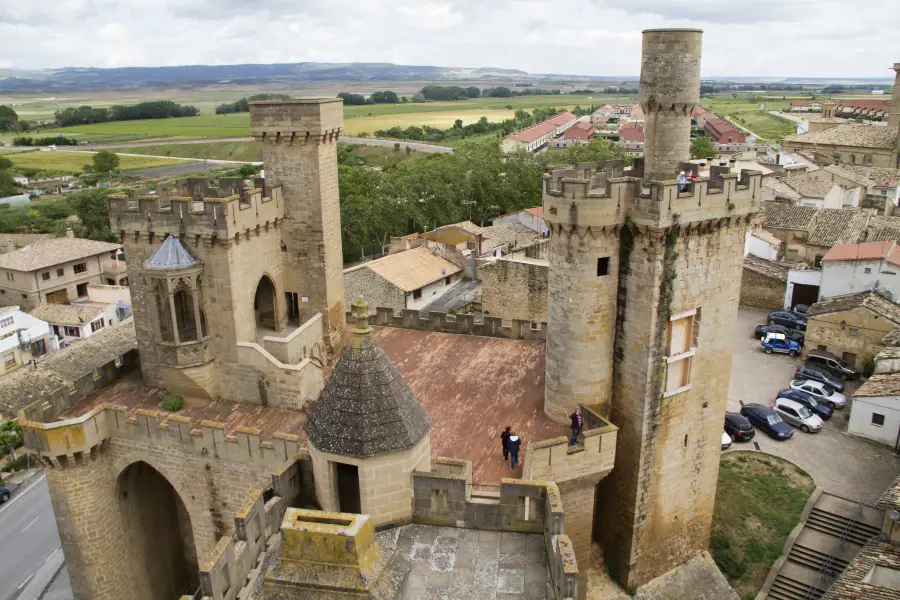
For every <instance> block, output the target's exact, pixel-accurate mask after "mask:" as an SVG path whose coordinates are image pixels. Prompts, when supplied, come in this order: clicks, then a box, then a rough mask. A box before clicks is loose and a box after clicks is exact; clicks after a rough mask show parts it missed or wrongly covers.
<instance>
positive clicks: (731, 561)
mask: <svg viewBox="0 0 900 600" xmlns="http://www.w3.org/2000/svg"><path fill="white" fill-rule="evenodd" d="M709 552H710V554H712V556H713V560H715V561H716V564H717V565H719V568H720V569H721V570H722V573H724V574H725V576H726V577H728V578H730V579H735V580H736V579H740V578H741V577H743V576H744V574H745V573H746V572H747V566H746V565H745V564H744V563H743V562H742V561H741V560H740V558H739V557H738V555H737V553H736V552H735V551H734V550H732V549H731V538H730V537H728V536H726V535H717V534H713V535H712V536H710V538H709Z"/></svg>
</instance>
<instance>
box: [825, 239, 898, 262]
mask: <svg viewBox="0 0 900 600" xmlns="http://www.w3.org/2000/svg"><path fill="white" fill-rule="evenodd" d="M897 250H898V249H896V248H894V242H892V241H886V242H864V243H862V244H837V245H835V246H833V247H832V248H831V250H829V251H828V253H827V254H826V255H825V256H824V257H823V258H822V261H823V262H825V261H832V260H874V259H877V258H886V257H888V255H891V256H892V257H894V258H898V259H900V256H898V255H897V252H896V251H897ZM892 262H893V261H892Z"/></svg>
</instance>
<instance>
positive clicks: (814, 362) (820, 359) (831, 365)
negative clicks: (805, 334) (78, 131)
mask: <svg viewBox="0 0 900 600" xmlns="http://www.w3.org/2000/svg"><path fill="white" fill-rule="evenodd" d="M806 364H807V365H810V366H814V367H816V368H817V369H819V370H820V371H828V372H829V373H831V374H832V375H836V376H837V377H840V378H841V379H856V378H857V377H859V371H857V370H856V369H854V368H853V367H851V366H850V365H848V364H847V363H845V362H844V361H842V360H841V359H840V358H838V357H837V356H836V355H835V354H832V353H831V352H828V351H826V350H810V351H809V354H807V355H806Z"/></svg>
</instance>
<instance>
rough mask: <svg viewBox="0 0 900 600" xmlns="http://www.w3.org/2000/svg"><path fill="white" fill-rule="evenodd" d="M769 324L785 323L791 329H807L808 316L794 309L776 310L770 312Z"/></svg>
mask: <svg viewBox="0 0 900 600" xmlns="http://www.w3.org/2000/svg"><path fill="white" fill-rule="evenodd" d="M768 323H769V325H783V326H784V327H787V328H789V329H799V330H801V331H806V317H805V316H804V315H801V314H800V313H796V312H794V311H792V310H774V311H772V312H770V313H769V318H768Z"/></svg>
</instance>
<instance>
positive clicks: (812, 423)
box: [772, 398, 825, 433]
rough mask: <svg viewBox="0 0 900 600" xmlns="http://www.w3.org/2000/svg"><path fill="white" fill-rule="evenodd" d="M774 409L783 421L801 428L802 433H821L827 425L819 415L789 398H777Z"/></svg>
mask: <svg viewBox="0 0 900 600" xmlns="http://www.w3.org/2000/svg"><path fill="white" fill-rule="evenodd" d="M772 409H773V410H774V411H775V412H777V413H778V414H779V415H781V418H782V419H784V420H785V421H787V422H788V423H790V424H791V425H793V426H794V427H799V428H800V431H802V432H804V433H810V432H817V431H820V430H821V429H822V426H823V425H824V424H825V423H824V421H822V419H820V418H819V415H817V414H814V413H813V411H811V410H809V409H808V408H806V407H805V406H803V405H802V404H800V403H799V402H794V401H793V400H788V399H787V398H776V399H775V404H773V405H772Z"/></svg>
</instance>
